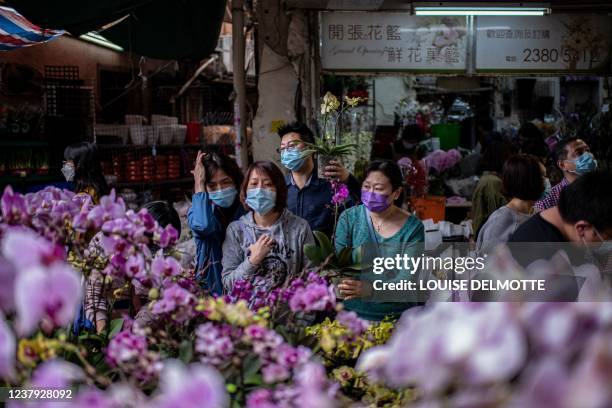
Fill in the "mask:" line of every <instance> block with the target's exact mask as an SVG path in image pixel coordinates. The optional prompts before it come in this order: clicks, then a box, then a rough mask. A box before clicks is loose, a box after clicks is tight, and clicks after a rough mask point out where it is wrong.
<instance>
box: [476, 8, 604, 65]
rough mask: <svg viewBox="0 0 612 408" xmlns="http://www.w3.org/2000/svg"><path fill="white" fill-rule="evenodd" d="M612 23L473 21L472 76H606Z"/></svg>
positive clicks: (593, 19)
mask: <svg viewBox="0 0 612 408" xmlns="http://www.w3.org/2000/svg"><path fill="white" fill-rule="evenodd" d="M611 23H612V19H610V17H608V16H605V15H603V16H598V15H579V14H577V15H551V16H544V17H520V18H519V17H490V16H486V17H485V16H479V17H477V18H476V71H485V72H486V71H496V72H499V71H526V72H538V71H560V72H563V71H568V72H579V71H584V72H607V71H609V69H610V47H611V46H612V44H611V41H612V30H611V26H612V24H611Z"/></svg>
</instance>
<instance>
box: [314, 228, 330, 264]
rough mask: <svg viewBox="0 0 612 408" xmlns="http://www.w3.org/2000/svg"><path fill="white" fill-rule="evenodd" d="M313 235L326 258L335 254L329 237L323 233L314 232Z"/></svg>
mask: <svg viewBox="0 0 612 408" xmlns="http://www.w3.org/2000/svg"><path fill="white" fill-rule="evenodd" d="M313 234H314V236H315V239H316V240H317V243H318V244H319V247H321V250H322V251H323V255H324V256H325V258H327V257H328V256H329V255H331V254H333V253H334V247H333V245H332V243H331V241H330V239H329V237H328V236H327V235H325V234H324V233H322V232H321V231H314V232H313Z"/></svg>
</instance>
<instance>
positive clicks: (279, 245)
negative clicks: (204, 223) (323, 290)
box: [222, 161, 314, 293]
mask: <svg viewBox="0 0 612 408" xmlns="http://www.w3.org/2000/svg"><path fill="white" fill-rule="evenodd" d="M240 198H241V201H242V203H243V204H244V206H245V208H246V209H247V210H249V213H248V214H246V215H244V216H242V217H241V218H240V219H239V220H237V221H234V222H232V223H231V224H230V225H229V227H228V229H227V234H226V237H225V242H223V261H222V262H223V272H222V277H223V286H224V288H225V290H227V291H228V292H230V291H231V290H232V288H233V287H234V284H235V282H236V281H238V280H248V281H250V282H251V283H252V284H253V285H254V286H255V288H256V290H258V291H261V292H263V293H267V292H269V291H271V290H272V289H274V288H277V287H279V286H281V285H282V284H284V283H285V281H286V280H287V279H288V278H291V277H294V276H296V275H297V274H299V273H300V272H301V271H302V270H303V269H304V268H305V267H306V266H307V260H306V258H305V256H304V245H305V244H307V243H312V242H314V238H313V236H312V231H311V230H310V227H309V226H308V223H307V222H306V220H304V219H302V218H300V217H297V216H295V215H293V214H292V213H291V212H290V211H288V210H287V185H286V183H285V179H284V177H283V173H282V172H281V171H280V169H279V168H278V167H276V165H275V164H274V163H272V162H267V161H260V162H255V163H253V164H252V165H251V166H250V167H249V169H248V171H247V174H246V177H245V181H244V183H243V184H242V188H241V189H240Z"/></svg>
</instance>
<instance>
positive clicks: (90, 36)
mask: <svg viewBox="0 0 612 408" xmlns="http://www.w3.org/2000/svg"><path fill="white" fill-rule="evenodd" d="M79 38H80V39H81V40H84V41H88V42H90V43H94V44H97V45H99V46H102V47H106V48H110V49H111V50H115V51H119V52H121V51H123V48H122V47H120V46H118V45H117V44H115V43H113V42H110V41H108V40H107V39H106V38H104V37H102V36H101V35H100V34H98V33H94V32H93V31H91V32H89V33H87V34H83V35H81V36H79Z"/></svg>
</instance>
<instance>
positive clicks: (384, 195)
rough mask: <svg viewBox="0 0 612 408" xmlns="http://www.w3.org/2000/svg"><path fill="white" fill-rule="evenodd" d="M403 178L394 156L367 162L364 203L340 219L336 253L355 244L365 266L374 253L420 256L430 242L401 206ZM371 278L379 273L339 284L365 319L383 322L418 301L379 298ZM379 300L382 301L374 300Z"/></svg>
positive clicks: (348, 301) (351, 307)
mask: <svg viewBox="0 0 612 408" xmlns="http://www.w3.org/2000/svg"><path fill="white" fill-rule="evenodd" d="M402 183H403V177H402V172H401V170H400V168H399V167H398V165H397V164H395V163H393V162H392V161H388V160H380V161H375V162H373V163H371V164H370V165H369V166H368V168H367V169H366V178H365V180H364V182H363V184H362V187H361V189H362V190H361V201H362V203H363V204H362V205H359V206H357V207H352V208H349V209H348V210H345V211H344V212H343V213H342V215H341V216H340V219H339V221H338V226H337V229H336V235H335V246H336V252H340V251H342V250H343V249H344V248H351V249H352V251H353V259H354V260H358V259H359V258H361V259H362V263H363V264H364V265H367V264H372V263H373V262H372V261H373V260H374V258H395V257H396V256H397V255H400V256H403V255H404V254H409V255H410V256H418V255H420V254H421V253H422V250H423V247H422V246H421V245H420V244H419V243H422V242H424V241H425V229H424V227H423V224H422V223H421V221H419V219H418V218H417V217H415V216H414V215H413V214H410V213H408V212H406V211H404V210H403V209H402V208H401V205H402V203H403V196H404V192H403V189H402ZM417 254H418V255H417ZM393 272H395V271H393ZM369 277H372V278H374V276H373V275H369V274H364V275H363V276H362V277H361V279H359V280H357V279H343V280H342V281H341V283H340V284H339V285H338V289H339V292H340V295H342V296H344V297H345V300H344V306H345V308H346V309H347V310H353V311H355V312H356V313H357V314H358V315H359V317H361V318H364V319H367V320H376V321H378V320H382V319H383V318H385V317H386V316H392V317H398V316H399V315H400V314H401V313H402V312H403V311H404V310H405V309H406V308H408V307H410V306H412V305H414V304H415V303H413V302H410V301H409V300H407V299H406V298H402V299H380V298H376V296H375V294H374V293H373V289H376V288H374V286H373V283H372V282H370V280H369ZM400 278H401V275H398V276H396V277H390V276H388V275H376V277H375V279H382V280H383V281H384V280H387V281H389V280H390V279H393V280H397V279H400ZM375 299H378V300H383V301H373V300H375ZM394 300H395V301H394ZM397 300H400V301H397Z"/></svg>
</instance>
